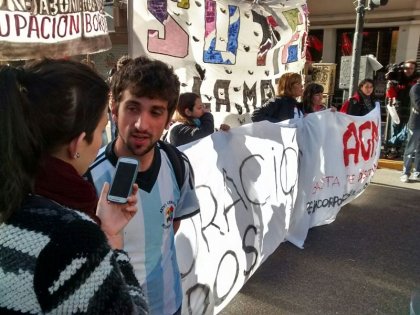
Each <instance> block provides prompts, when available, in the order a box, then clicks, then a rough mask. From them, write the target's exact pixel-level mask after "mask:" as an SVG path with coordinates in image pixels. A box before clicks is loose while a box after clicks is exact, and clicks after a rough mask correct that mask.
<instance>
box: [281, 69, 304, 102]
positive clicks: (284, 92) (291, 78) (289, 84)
mask: <svg viewBox="0 0 420 315" xmlns="http://www.w3.org/2000/svg"><path fill="white" fill-rule="evenodd" d="M301 82H302V76H301V75H300V74H299V73H294V72H287V73H284V74H283V75H282V76H281V77H280V79H279V83H278V84H277V96H288V97H294V96H293V84H295V83H301Z"/></svg>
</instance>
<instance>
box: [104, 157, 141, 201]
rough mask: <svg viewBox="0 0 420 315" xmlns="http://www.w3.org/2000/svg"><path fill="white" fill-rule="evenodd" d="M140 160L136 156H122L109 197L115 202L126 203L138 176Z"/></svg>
mask: <svg viewBox="0 0 420 315" xmlns="http://www.w3.org/2000/svg"><path fill="white" fill-rule="evenodd" d="M138 166H139V162H138V161H137V160H136V159H134V158H129V157H120V158H119V159H118V163H117V167H116V169H115V173H114V178H113V179H112V183H111V189H110V190H109V193H108V197H107V199H108V200H109V201H112V202H115V203H126V202H127V197H128V196H129V195H130V193H131V189H132V187H133V184H134V182H135V180H136V178H137V172H138Z"/></svg>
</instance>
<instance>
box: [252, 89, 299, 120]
mask: <svg viewBox="0 0 420 315" xmlns="http://www.w3.org/2000/svg"><path fill="white" fill-rule="evenodd" d="M295 108H297V109H298V110H299V111H300V112H301V113H302V114H303V107H302V104H301V103H299V102H298V101H296V99H294V98H293V97H287V96H282V97H276V98H273V99H270V100H269V101H268V102H267V103H265V104H264V105H263V106H261V107H260V108H257V109H256V110H254V112H253V113H252V116H251V119H252V121H253V122H257V121H263V120H268V121H270V122H273V123H276V122H280V121H283V120H286V119H292V118H294V116H295Z"/></svg>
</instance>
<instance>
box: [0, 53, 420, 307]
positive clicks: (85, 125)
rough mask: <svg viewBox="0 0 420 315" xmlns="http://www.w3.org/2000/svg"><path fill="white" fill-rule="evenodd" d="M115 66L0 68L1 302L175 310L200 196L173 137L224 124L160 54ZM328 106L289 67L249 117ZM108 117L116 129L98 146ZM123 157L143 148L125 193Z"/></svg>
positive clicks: (414, 146) (413, 134) (418, 117)
mask: <svg viewBox="0 0 420 315" xmlns="http://www.w3.org/2000/svg"><path fill="white" fill-rule="evenodd" d="M111 76H112V77H111V78H110V79H109V81H108V83H107V82H106V81H105V80H103V79H102V78H101V77H100V76H99V75H98V74H97V73H96V72H95V71H94V69H92V68H91V67H89V66H88V65H86V64H83V63H79V62H76V61H70V60H51V59H44V60H39V61H34V62H31V63H28V64H27V65H25V66H24V67H22V68H21V67H13V66H2V67H1V68H0V122H1V125H2V126H3V127H4V128H3V129H4V130H3V132H2V133H1V134H0V148H1V150H0V176H1V178H2V181H1V183H0V185H1V186H0V189H1V191H2V194H0V256H1V259H0V278H1V281H0V313H5V312H11V311H14V312H15V313H25V312H28V313H47V312H48V313H56V314H63V313H80V314H105V313H115V314H129V313H130V314H170V315H172V314H180V313H181V308H182V303H183V301H182V296H183V294H182V287H181V276H180V272H179V268H178V265H177V260H176V248H175V234H176V232H177V230H178V229H179V226H180V224H181V221H182V220H184V219H187V218H190V217H192V216H194V215H197V214H198V213H199V212H200V207H199V201H198V198H197V194H196V191H195V185H194V173H193V170H192V167H191V164H190V163H189V160H188V157H187V156H185V155H184V154H183V153H182V152H181V151H179V150H178V149H177V148H176V146H180V145H183V144H186V143H190V142H192V141H196V140H198V139H201V138H203V137H206V136H208V135H211V134H212V133H214V132H219V130H220V132H229V130H230V127H229V126H228V125H225V124H222V125H220V127H219V128H217V129H216V128H215V125H214V119H213V115H212V114H211V112H210V111H209V110H208V109H206V108H205V107H204V106H203V103H202V101H201V98H200V96H199V95H197V94H194V93H191V92H187V93H182V94H180V82H179V79H178V77H177V75H176V74H175V72H174V70H173V68H172V67H170V66H169V65H168V64H166V63H164V62H162V61H159V60H153V59H150V58H147V57H144V56H141V57H137V58H134V59H132V58H128V56H124V57H123V58H121V59H120V60H119V62H118V63H117V66H116V68H115V71H113V72H112V74H111ZM373 90H374V82H373V80H371V79H364V80H362V81H361V82H360V84H359V86H358V89H357V91H356V92H355V94H354V95H352V97H351V98H350V99H349V100H348V101H346V102H345V103H344V104H343V106H342V108H341V111H342V112H345V113H347V114H350V115H357V116H363V115H366V114H367V113H368V112H370V111H371V110H373V108H374V107H375V102H376V100H375V99H374V97H373ZM390 93H391V92H390ZM396 97H398V95H397V94H396ZM409 100H410V101H411V106H410V110H409V113H410V114H409V118H407V122H408V125H407V127H408V140H407V146H406V147H405V153H404V174H403V176H402V177H401V180H402V181H408V179H409V177H410V175H411V176H412V178H414V179H418V178H419V171H420V164H419V163H420V114H419V112H420V81H417V83H416V84H415V85H413V87H412V88H411V90H410V92H409ZM401 102H402V101H401ZM401 106H402V105H401ZM322 110H332V111H336V109H335V108H334V107H328V106H327V105H325V104H323V87H322V85H319V84H317V83H310V84H308V85H307V86H306V87H304V86H303V83H302V77H301V75H300V74H298V73H285V74H283V75H282V76H281V77H280V79H279V81H278V84H277V91H276V96H275V97H274V98H272V99H270V100H268V101H267V102H266V103H265V104H262V106H260V107H259V108H257V109H256V110H255V111H254V112H253V114H252V121H253V122H258V121H263V120H266V121H269V122H280V121H284V120H287V119H296V118H304V117H305V116H306V115H309V114H311V113H314V112H318V111H322ZM401 110H402V109H401ZM109 119H111V120H112V122H113V123H114V126H115V130H113V132H112V135H113V136H112V139H111V141H110V142H109V143H107V144H106V145H103V137H102V136H103V134H104V129H105V126H106V125H107V123H108V120H109ZM402 123H404V120H402ZM168 128H169V130H167V129H168ZM166 130H167V131H166ZM165 131H166V135H165V136H164V134H165ZM413 156H415V160H414V171H413V172H411V163H412V158H413ZM120 157H132V158H135V159H137V160H138V161H139V172H138V175H137V178H136V180H135V184H134V185H133V189H132V193H131V195H130V196H129V198H128V202H127V203H125V204H117V203H113V202H109V201H108V200H107V198H106V196H107V193H108V191H109V184H108V183H110V182H111V180H112V177H113V174H114V172H115V168H116V165H117V161H118V159H119V158H120Z"/></svg>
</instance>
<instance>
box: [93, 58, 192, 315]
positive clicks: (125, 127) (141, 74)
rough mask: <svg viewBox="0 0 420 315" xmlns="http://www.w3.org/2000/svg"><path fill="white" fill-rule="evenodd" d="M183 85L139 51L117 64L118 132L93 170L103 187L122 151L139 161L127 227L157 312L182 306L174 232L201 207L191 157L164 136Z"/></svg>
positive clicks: (137, 267) (128, 245)
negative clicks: (135, 203)
mask: <svg viewBox="0 0 420 315" xmlns="http://www.w3.org/2000/svg"><path fill="white" fill-rule="evenodd" d="M179 86H180V83H179V79H178V77H177V76H176V75H175V73H174V71H173V69H172V68H171V67H169V66H168V65H167V64H165V63H163V62H161V61H158V60H151V59H148V58H146V57H138V58H136V59H133V60H131V61H130V62H129V63H128V64H127V65H125V66H124V67H123V68H122V69H121V70H119V71H118V72H117V73H116V74H115V77H114V78H113V83H112V87H111V89H112V95H113V96H112V97H113V99H112V114H113V118H114V120H115V121H116V124H117V128H118V137H117V138H116V139H115V140H114V141H113V142H111V143H110V144H108V145H107V146H106V147H104V148H102V149H101V151H100V152H99V154H98V156H97V158H96V160H95V162H94V163H93V164H92V165H91V167H90V168H89V171H88V173H87V178H88V179H89V180H90V181H91V182H93V183H94V185H95V187H96V190H97V192H98V193H99V192H100V189H101V188H102V186H103V184H104V182H111V179H112V175H113V173H114V170H115V166H116V163H117V159H118V158H119V157H121V156H130V157H134V158H136V159H138V161H139V163H140V167H139V173H138V176H137V180H136V183H137V184H138V186H139V188H140V189H139V193H138V200H139V201H140V202H139V204H138V207H139V209H138V212H137V214H136V215H135V217H134V218H133V219H132V220H131V221H130V223H129V224H128V225H127V227H126V228H125V230H124V249H125V250H126V251H127V252H128V253H129V255H130V257H131V263H132V265H133V267H134V270H135V273H136V276H137V278H138V280H139V282H140V284H141V285H142V286H143V289H144V292H145V293H146V297H147V300H148V304H149V308H150V313H151V314H159V315H166V314H168V315H172V314H180V312H181V305H182V288H181V278H180V273H179V269H178V265H177V261H176V253H175V242H174V234H175V233H176V231H177V229H178V227H179V224H180V221H181V220H183V219H185V218H189V217H191V216H193V215H195V214H197V213H198V212H199V204H198V200H197V196H196V193H195V188H194V177H193V172H192V169H191V165H190V163H189V161H188V158H187V157H186V156H185V155H183V154H182V153H181V152H179V151H175V150H177V149H176V148H174V147H170V149H171V150H169V151H170V152H176V154H169V153H168V150H167V149H166V150H164V146H165V144H163V143H161V142H160V141H159V139H160V137H161V135H162V133H163V131H164V129H165V127H166V125H167V124H168V123H169V121H170V118H171V117H172V114H173V112H174V110H175V107H176V104H177V101H178V97H179ZM166 146H169V145H168V144H166ZM174 157H175V158H178V161H173V159H174ZM171 159H172V160H171ZM179 165H181V166H180V167H179ZM179 169H181V170H182V174H181V177H182V178H183V180H179V179H178V177H180V176H177V172H178V173H179Z"/></svg>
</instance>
